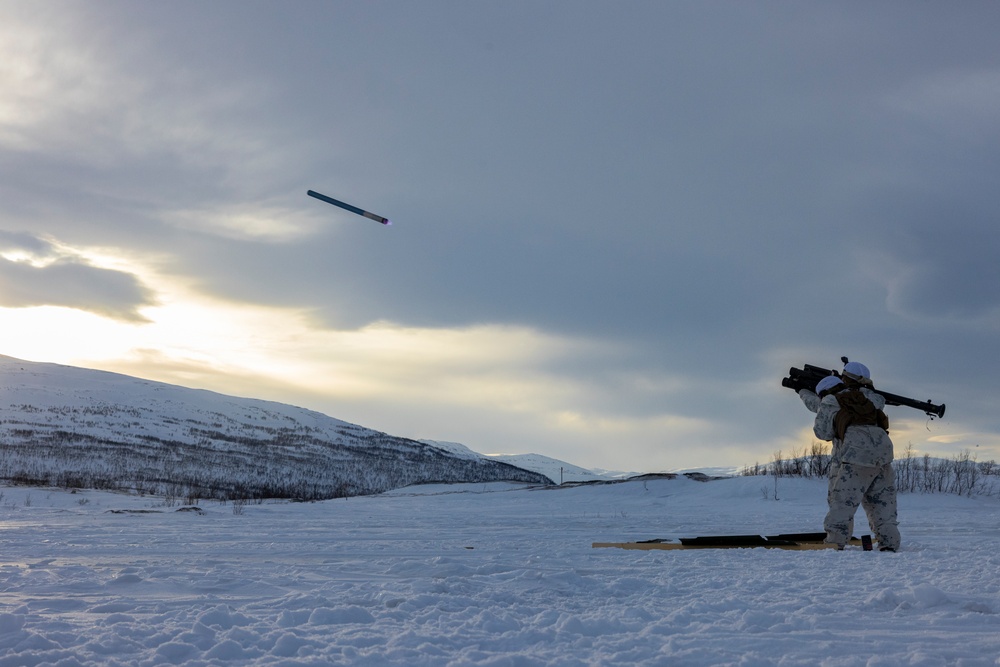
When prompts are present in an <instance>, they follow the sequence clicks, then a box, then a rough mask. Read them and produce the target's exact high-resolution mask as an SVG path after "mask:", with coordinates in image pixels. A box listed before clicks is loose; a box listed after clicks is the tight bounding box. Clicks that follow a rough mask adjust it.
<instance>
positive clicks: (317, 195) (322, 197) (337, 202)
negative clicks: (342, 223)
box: [306, 190, 392, 225]
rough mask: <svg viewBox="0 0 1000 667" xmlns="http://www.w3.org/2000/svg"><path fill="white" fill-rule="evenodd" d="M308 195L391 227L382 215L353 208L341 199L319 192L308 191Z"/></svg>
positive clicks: (387, 219)
mask: <svg viewBox="0 0 1000 667" xmlns="http://www.w3.org/2000/svg"><path fill="white" fill-rule="evenodd" d="M306 194H307V195H309V196H310V197H315V198H316V199H319V200H320V201H325V202H326V203H327V204H333V205H334V206H339V207H340V208H342V209H344V210H345V211H350V212H351V213H357V214H358V215H363V216H364V217H366V218H368V219H369V220H374V221H375V222H381V223H382V224H383V225H391V224H392V223H391V222H389V218H383V217H382V216H381V215H375V214H374V213H369V212H368V211H366V210H364V209H363V208H358V207H357V206H351V205H350V204H347V203H344V202H342V201H340V200H339V199H334V198H333V197H327V196H326V195H321V194H320V193H318V192H313V191H312V190H307V191H306Z"/></svg>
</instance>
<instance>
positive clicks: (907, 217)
mask: <svg viewBox="0 0 1000 667" xmlns="http://www.w3.org/2000/svg"><path fill="white" fill-rule="evenodd" d="M998 31H1000V4H997V3H994V2H985V1H984V2H967V3H962V5H961V6H955V5H952V4H949V3H916V4H914V3H906V4H905V5H904V4H903V3H894V2H874V3H873V2H838V3H801V2H791V1H789V2H780V1H779V2H767V3H763V2H757V3H755V2H737V1H728V2H727V1H720V2H711V3H705V2H694V1H690V2H684V1H676V2H674V1H672V2H641V1H638V2H628V3H609V2H591V1H589V0H573V1H552V2H526V1H524V2H522V1H513V2H493V1H486V2H474V3H470V2H458V1H442V0H428V1H427V2H420V3H412V2H401V1H400V2H394V1H388V2H380V1H373V2H325V1H324V2H318V1H315V2H313V1H308V0H303V1H300V2H295V3H282V2H255V1H250V2H246V1H242V0H241V1H235V0H219V1H217V2H212V3H202V2H194V1H190V0H181V1H179V2H171V3H133V2H125V1H117V0H114V1H113V0H101V1H98V2H60V1H51V2H34V1H29V0H24V1H20V0H0V354H4V355H8V356H12V357H17V358H21V359H26V360H31V361H45V362H56V363H62V364H70V365H75V366H83V367H88V368H99V369H103V370H109V371H115V372H121V373H127V374H130V375H135V376H138V377H143V378H147V379H154V380H160V381H164V382H171V383H174V384H181V385H184V386H189V387H197V388H204V389H211V390H215V391H220V392H223V393H228V394H233V395H237V396H246V397H253V398H263V399H269V400H275V401H280V402H283V403H291V404H294V405H299V406H303V407H308V408H311V409H315V410H319V411H321V412H324V413H326V414H329V415H331V416H333V417H336V418H339V419H344V420H347V421H351V422H355V423H358V424H362V425H364V426H367V427H370V428H375V429H379V430H383V431H386V432H389V433H392V434H394V435H400V436H406V437H413V438H427V439H435V440H442V441H452V442H461V443H463V444H465V445H467V446H469V447H471V448H472V449H474V450H476V451H479V452H482V453H510V454H516V453H529V452H534V453H540V454H544V455H547V456H552V457H555V458H558V459H561V460H565V461H568V462H572V463H574V464H576V465H581V466H585V467H590V468H598V469H608V470H626V471H642V472H646V471H659V470H671V469H678V468H690V467H698V466H709V465H720V464H723V465H749V464H752V463H755V462H766V461H770V460H772V459H773V458H774V456H775V455H776V453H778V452H781V453H782V454H783V455H784V456H788V455H790V454H792V453H794V452H797V451H802V450H805V449H807V448H809V447H811V446H812V444H813V442H814V439H813V436H812V433H811V419H810V414H809V413H808V412H807V411H806V410H805V408H804V407H803V406H802V404H801V402H800V401H799V400H798V398H797V397H796V396H795V395H794V394H793V393H792V392H791V391H790V390H788V389H785V388H783V387H781V384H780V381H781V378H782V377H783V376H784V375H785V374H786V373H787V372H788V369H789V367H791V366H800V365H801V364H803V363H809V364H813V365H817V366H823V367H828V368H831V369H839V368H840V367H841V364H840V361H839V360H840V357H841V356H848V357H849V358H851V359H852V360H855V361H860V362H862V363H865V364H866V365H868V366H869V368H870V369H871V371H872V377H873V380H874V382H875V386H876V387H878V388H881V389H884V390H887V391H890V392H893V393H897V394H902V395H905V396H910V397H913V398H917V399H919V400H927V399H931V400H933V401H934V402H935V403H946V404H947V406H948V407H947V413H946V415H945V418H944V419H943V420H934V421H930V420H929V419H928V418H927V417H926V416H925V415H924V414H923V413H920V412H918V411H916V410H912V409H909V408H903V407H895V408H889V409H888V410H887V412H888V413H889V417H890V420H891V421H892V426H891V435H892V437H893V440H894V442H895V443H896V449H897V455H904V454H905V453H906V452H907V451H909V452H911V453H914V454H917V455H922V454H932V455H934V456H945V457H955V456H962V455H964V454H966V453H968V454H971V455H972V456H974V457H976V458H977V459H978V460H990V459H1000V411H998V410H997V409H996V405H997V401H996V393H995V384H996V378H997V377H1000V354H998V353H997V336H998V333H1000V262H998V255H1000V224H997V217H998V216H997V211H998V210H1000V187H997V183H998V182H1000V125H997V123H996V119H997V118H998V117H1000V49H997V47H996V34H997V33H998ZM309 189H312V190H316V191H318V192H321V193H323V194H326V195H329V196H331V197H335V198H337V199H341V200H344V201H347V202H349V203H351V204H353V205H355V206H359V207H361V208H364V209H367V210H370V211H372V212H374V213H376V214H379V215H382V216H385V217H387V218H390V219H391V220H392V225H391V226H383V225H380V224H377V223H375V222H373V221H371V220H367V219H365V218H363V217H360V216H357V215H354V214H352V213H349V212H347V211H343V210H341V209H338V208H336V207H333V206H330V205H329V204H326V203H323V202H321V201H318V200H316V199H313V198H311V197H308V196H306V191H307V190H309Z"/></svg>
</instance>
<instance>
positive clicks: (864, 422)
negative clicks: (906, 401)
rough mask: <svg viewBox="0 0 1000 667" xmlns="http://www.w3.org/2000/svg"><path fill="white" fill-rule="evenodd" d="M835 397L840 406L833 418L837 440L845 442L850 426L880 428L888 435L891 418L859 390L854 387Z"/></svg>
mask: <svg viewBox="0 0 1000 667" xmlns="http://www.w3.org/2000/svg"><path fill="white" fill-rule="evenodd" d="M835 395H836V397H837V403H839V404H840V410H838V411H837V414H836V415H835V416H834V418H833V425H834V430H835V431H836V433H837V439H839V440H843V439H844V436H845V435H846V434H847V429H848V427H850V426H878V427H879V428H880V429H882V430H883V431H885V432H887V433H888V431H889V418H888V417H887V416H886V414H885V413H884V412H882V411H881V410H879V409H878V408H876V407H875V404H874V403H872V402H871V400H870V399H869V398H868V397H867V396H865V395H864V394H863V393H861V390H860V389H859V388H857V387H852V388H850V389H846V390H844V391H841V392H839V393H837V394H835Z"/></svg>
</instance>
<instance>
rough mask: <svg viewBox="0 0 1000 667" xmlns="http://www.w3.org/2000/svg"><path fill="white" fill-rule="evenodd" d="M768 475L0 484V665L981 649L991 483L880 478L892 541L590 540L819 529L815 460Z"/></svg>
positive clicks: (993, 595)
mask: <svg viewBox="0 0 1000 667" xmlns="http://www.w3.org/2000/svg"><path fill="white" fill-rule="evenodd" d="M773 491H774V488H773V480H772V479H770V478H762V477H759V478H735V479H731V480H721V481H714V482H710V483H699V482H694V481H690V480H687V479H684V478H681V479H677V480H660V481H650V482H628V483H623V484H618V485H605V486H590V487H580V488H562V489H548V490H544V489H525V488H518V487H514V486H511V485H496V484H495V485H490V486H483V485H464V486H434V487H420V488H410V489H404V490H400V491H396V492H393V493H390V494H385V495H381V496H375V497H362V498H350V499H340V500H334V501H327V502H319V503H311V504H301V503H299V504H296V503H288V502H273V503H264V504H261V505H247V506H246V507H245V508H243V512H242V514H237V513H235V512H234V509H233V506H232V505H220V504H216V503H207V504H204V505H203V506H202V507H201V509H202V510H203V513H197V512H178V511H176V510H177V507H164V506H163V505H162V503H160V502H159V501H158V500H157V499H155V498H148V497H147V498H140V497H134V496H126V495H117V494H109V493H99V492H78V493H69V492H67V491H61V490H51V489H38V488H33V489H31V488H0V492H2V494H3V495H2V498H0V667H10V666H16V667H28V666H31V665H62V666H67V667H69V666H73V665H289V666H290V665H341V664H343V665H406V666H408V667H413V666H419V665H496V666H501V665H510V666H519V665H523V666H530V665H747V666H753V665H829V666H851V665H873V666H876V665H877V666H882V665H920V666H931V665H998V664H1000V660H998V656H1000V500H998V499H997V498H972V499H969V498H961V497H957V496H953V495H951V496H949V495H941V494H938V495H903V496H901V498H900V506H901V507H900V509H901V530H902V533H903V539H904V548H903V551H901V552H900V553H896V554H891V553H879V552H877V551H876V552H864V551H861V550H860V549H849V550H847V551H844V552H839V553H838V552H835V551H827V550H824V551H805V552H791V551H780V550H763V549H740V550H724V551H665V552H662V551H661V552H655V551H654V552H640V551H624V550H620V549H593V548H591V543H592V542H594V541H624V540H634V539H646V538H654V537H682V536H694V535H705V534H725V533H758V532H759V533H778V532H806V531H815V530H818V528H819V526H820V524H821V521H822V517H823V513H824V494H825V483H824V482H823V481H819V480H802V479H797V480H791V479H782V480H780V482H779V485H778V489H777V495H778V500H775V499H774V497H773V496H774V494H773ZM112 510H117V511H119V512H113V511H112ZM121 510H146V511H145V512H132V513H123V512H120V511H121ZM867 530H868V528H867V525H866V524H865V523H864V519H863V517H859V521H858V525H857V526H856V530H855V533H856V534H858V535H861V534H864V533H866V532H867Z"/></svg>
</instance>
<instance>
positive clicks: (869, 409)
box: [799, 361, 900, 551]
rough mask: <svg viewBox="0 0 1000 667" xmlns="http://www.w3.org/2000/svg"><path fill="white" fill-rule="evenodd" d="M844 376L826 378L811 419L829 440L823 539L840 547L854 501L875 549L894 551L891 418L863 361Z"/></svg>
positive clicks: (896, 530)
mask: <svg viewBox="0 0 1000 667" xmlns="http://www.w3.org/2000/svg"><path fill="white" fill-rule="evenodd" d="M842 378H843V382H842V383H840V384H836V383H833V382H828V383H827V384H828V385H830V384H832V385H833V386H827V387H823V388H822V389H825V391H823V390H821V392H820V393H821V394H824V395H823V396H822V398H820V402H819V406H818V408H817V410H816V421H815V423H814V425H813V432H814V433H815V434H816V437H817V438H819V439H821V440H827V441H831V442H832V443H833V454H832V456H831V458H832V462H831V470H830V484H829V488H828V492H827V504H828V507H829V510H828V512H827V515H826V519H825V520H824V521H823V528H824V530H826V541H827V542H830V543H833V544H836V545H837V546H838V547H839V548H843V547H844V545H845V544H847V542H848V540H849V539H850V538H851V530H852V528H853V523H854V514H855V513H856V512H857V509H858V505H864V507H865V511H866V512H867V514H868V520H869V524H870V525H871V528H872V530H873V531H874V533H875V538H876V540H878V543H879V549H881V550H882V551H896V550H898V549H899V543H900V536H899V522H898V520H897V515H896V475H895V472H894V471H893V469H892V460H893V445H892V440H891V439H890V438H889V432H888V429H889V420H888V418H887V417H886V416H885V413H884V412H882V408H883V407H885V399H884V398H883V397H882V396H881V395H879V394H877V393H875V392H874V391H872V381H871V374H870V372H869V370H868V367H867V366H865V365H864V364H859V363H857V362H855V361H852V362H850V363H848V364H847V365H845V366H844V372H843V374H842ZM822 384H823V383H822V382H821V385H822ZM804 392H805V390H803V391H802V392H799V393H800V396H802V394H803V393H804ZM813 395H814V396H816V394H813ZM817 398H819V397H818V396H817ZM802 400H803V402H805V403H806V406H807V407H810V408H811V407H812V404H814V399H812V398H809V400H807V397H803V398H802Z"/></svg>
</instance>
